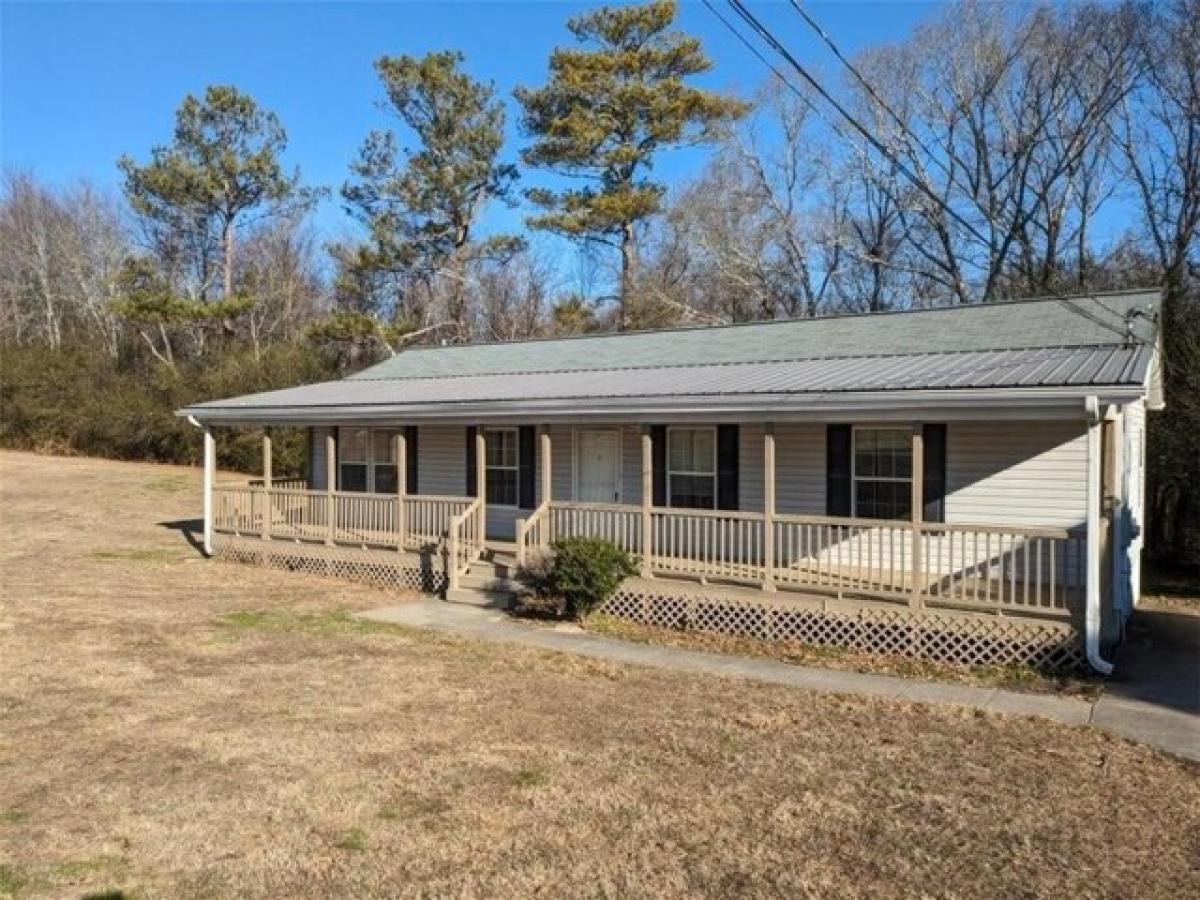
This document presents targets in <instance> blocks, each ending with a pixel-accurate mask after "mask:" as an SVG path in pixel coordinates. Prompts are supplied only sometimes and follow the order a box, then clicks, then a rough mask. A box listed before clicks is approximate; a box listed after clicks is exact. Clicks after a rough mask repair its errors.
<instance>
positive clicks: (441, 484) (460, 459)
mask: <svg viewBox="0 0 1200 900" xmlns="http://www.w3.org/2000/svg"><path fill="white" fill-rule="evenodd" d="M417 488H418V489H419V491H420V493H422V494H448V495H451V496H455V497H461V496H463V495H464V494H465V493H466V492H467V432H466V428H464V427H463V426H462V425H419V426H418V427H417Z"/></svg>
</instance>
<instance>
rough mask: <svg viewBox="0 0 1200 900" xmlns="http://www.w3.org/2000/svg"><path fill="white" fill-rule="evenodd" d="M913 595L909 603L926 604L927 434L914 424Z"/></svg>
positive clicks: (919, 605)
mask: <svg viewBox="0 0 1200 900" xmlns="http://www.w3.org/2000/svg"><path fill="white" fill-rule="evenodd" d="M910 440H911V442H912V501H911V506H912V595H911V596H910V598H909V601H908V605H909V606H911V607H912V608H913V609H921V608H923V607H924V606H925V576H924V566H923V564H922V559H921V519H922V518H923V515H924V507H925V436H924V434H923V433H922V430H921V426H920V425H913V427H912V436H911V438H910Z"/></svg>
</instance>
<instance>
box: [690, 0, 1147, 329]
mask: <svg viewBox="0 0 1200 900" xmlns="http://www.w3.org/2000/svg"><path fill="white" fill-rule="evenodd" d="M727 2H728V3H729V5H730V6H731V7H732V8H733V10H734V11H735V12H736V13H737V14H738V16H739V17H740V18H741V19H742V21H743V22H745V23H746V24H747V25H749V26H750V28H752V29H753V30H754V32H755V33H756V34H758V35H759V37H761V38H762V39H763V40H764V41H765V42H766V43H767V45H768V46H770V47H771V48H772V49H774V50H775V52H776V53H778V54H779V55H780V56H782V57H783V58H784V59H785V60H786V61H787V62H788V63H789V64H790V65H791V66H792V68H794V69H795V70H796V71H797V72H799V74H800V75H801V77H802V78H804V80H805V81H806V82H807V83H808V84H809V85H810V86H811V87H812V88H813V89H814V90H815V91H817V93H818V94H820V95H821V97H823V98H824V99H825V101H826V102H827V103H829V104H830V106H832V107H833V108H834V109H835V110H837V112H838V113H839V114H840V115H841V116H842V118H844V119H845V120H846V121H847V122H849V123H850V124H851V125H852V126H854V128H855V129H856V130H857V131H858V132H859V133H860V134H861V135H862V136H863V137H864V138H866V140H867V141H868V143H870V144H871V146H873V147H875V149H877V150H878V151H879V152H880V153H882V154H883V155H884V156H885V157H886V158H887V159H888V160H889V161H890V162H891V163H892V164H893V165H894V166H895V167H896V168H897V170H898V171H900V172H901V173H903V174H904V176H905V177H906V178H908V179H909V181H911V182H912V183H913V184H914V185H915V186H916V187H917V188H918V189H919V190H920V191H921V192H922V193H924V194H925V195H926V196H927V197H929V198H930V199H931V200H933V202H934V203H935V204H937V206H938V207H939V208H940V209H941V210H943V211H944V212H945V213H946V214H947V215H949V216H951V217H953V218H954V219H955V220H957V221H958V222H959V224H961V225H962V226H963V227H964V228H966V229H967V230H968V231H970V232H971V234H973V235H974V236H975V237H976V239H978V240H979V241H981V242H982V243H985V244H986V243H987V239H986V238H984V237H983V235H981V234H980V233H979V232H978V231H977V230H976V229H975V228H974V227H973V226H972V225H971V224H970V223H968V222H967V221H966V220H965V219H963V218H962V217H961V216H960V215H959V214H958V213H957V212H955V211H954V210H953V209H952V208H950V206H948V205H947V204H946V203H945V202H944V201H943V200H942V199H941V198H940V197H938V196H936V195H935V194H933V192H932V191H930V190H929V188H928V187H927V186H926V185H925V184H924V182H923V181H921V180H920V179H919V178H917V177H916V176H915V175H914V174H913V173H912V172H910V171H909V170H908V169H907V168H906V167H905V166H904V164H903V163H902V162H901V161H900V160H899V159H897V158H896V155H895V153H894V152H893V151H892V150H891V149H890V148H889V147H887V146H886V145H885V144H884V143H883V142H882V141H880V140H879V139H878V138H876V137H875V135H874V134H872V133H871V132H870V131H869V130H868V129H867V128H866V127H865V126H864V125H862V124H861V123H860V122H859V121H858V120H857V119H855V118H854V117H853V116H852V115H850V113H849V112H848V111H847V110H846V109H845V107H843V106H842V104H841V103H839V102H838V101H837V100H836V99H835V98H834V97H833V96H832V95H831V94H829V92H828V91H826V90H825V88H823V87H822V86H821V84H820V83H819V82H818V81H817V80H816V79H815V78H814V77H813V76H812V75H810V74H809V73H808V72H807V71H806V70H805V68H804V67H803V66H802V65H801V64H800V63H799V62H798V61H797V60H796V59H795V57H793V56H792V54H791V53H790V52H788V50H787V48H786V47H785V46H784V45H783V44H782V43H781V42H780V41H779V40H778V39H777V38H776V37H775V36H774V35H773V34H772V33H771V32H770V31H769V30H768V29H767V28H766V27H765V26H764V25H763V24H762V23H761V22H759V21H758V19H757V18H755V17H754V15H753V14H752V13H751V12H750V11H749V10H748V9H746V8H745V7H744V6H743V5H742V3H741V2H740V0H727ZM789 2H790V3H791V5H792V7H793V8H794V9H795V10H796V12H798V13H799V14H800V15H801V17H803V19H804V21H805V22H807V23H808V25H809V26H810V27H811V28H812V29H813V30H814V31H816V32H817V34H818V35H820V37H821V39H822V40H823V41H824V42H825V44H826V45H827V46H828V47H829V49H830V50H832V51H833V53H834V55H835V56H836V57H837V58H838V59H839V60H840V61H841V62H842V64H843V65H845V66H846V68H847V69H849V70H850V72H851V74H853V75H854V77H855V78H856V79H857V80H858V82H859V83H860V84H861V85H862V86H863V88H864V90H866V91H867V93H868V94H869V95H870V96H871V97H872V99H874V100H875V102H876V103H878V104H879V105H880V106H881V107H882V108H883V109H884V110H885V111H886V112H887V113H888V115H890V116H891V117H892V119H893V120H895V122H896V123H897V124H898V125H899V126H900V127H901V128H902V129H903V130H904V133H905V134H906V135H907V136H908V137H909V138H910V139H911V140H913V141H915V142H916V143H917V146H919V147H920V148H921V149H922V150H923V151H924V152H925V153H926V155H928V156H929V157H930V159H932V160H934V161H935V162H937V164H938V165H939V166H941V165H942V164H941V162H940V160H937V158H936V156H935V155H934V154H933V153H932V152H931V151H930V150H929V148H928V147H927V146H925V144H924V142H922V141H921V139H920V138H919V137H917V136H916V135H915V134H914V133H913V132H912V131H911V130H910V129H909V128H908V126H907V125H905V123H904V121H903V120H902V119H901V118H900V117H899V116H898V115H897V114H896V113H895V112H894V111H893V110H892V108H891V107H890V106H889V105H888V104H887V103H886V102H884V100H883V99H882V98H881V97H880V96H879V95H878V94H877V93H876V91H875V89H874V88H873V87H872V86H871V84H870V83H869V82H868V81H867V80H866V78H864V77H863V75H862V74H861V73H860V72H859V71H858V69H856V68H855V67H854V65H853V64H851V63H850V61H849V60H847V59H846V57H845V56H844V55H843V54H842V53H841V51H840V50H839V49H838V47H837V45H836V44H835V43H834V42H833V39H832V38H831V37H830V36H829V35H828V34H827V33H826V32H825V30H824V29H823V28H821V26H820V25H818V24H817V23H816V22H815V21H814V20H813V19H812V17H810V16H809V15H808V14H807V13H806V12H805V11H804V10H803V9H802V8H801V7H800V5H799V3H798V2H797V0H789ZM703 3H704V5H705V6H706V7H708V9H709V11H710V12H711V13H712V14H713V15H714V16H716V17H717V19H718V20H719V21H720V22H721V24H722V25H724V26H725V27H726V28H727V29H728V30H729V31H730V33H732V34H733V35H734V37H736V38H737V39H738V41H740V42H741V43H742V45H743V46H745V47H746V49H747V50H749V51H750V52H751V53H753V54H754V56H755V57H757V58H758V60H759V62H761V63H762V64H763V65H764V66H766V67H767V68H768V69H769V70H770V71H771V72H772V73H774V75H775V77H776V78H778V79H779V81H780V82H781V83H783V84H784V85H786V86H787V87H788V88H789V89H790V90H791V91H792V93H794V94H795V95H796V96H797V97H799V98H800V99H801V100H803V101H804V102H805V103H806V104H807V105H808V106H809V108H811V109H812V110H813V111H814V112H816V113H817V114H818V115H820V116H821V118H822V119H823V120H824V121H825V122H827V123H828V124H829V126H830V127H831V128H832V129H833V130H834V132H835V133H836V134H837V135H838V136H839V137H841V138H842V139H843V140H847V137H846V135H845V133H844V132H843V131H842V130H841V129H840V128H839V127H838V126H837V125H836V124H835V123H834V122H831V121H829V119H827V118H826V117H825V116H824V115H823V114H822V112H821V110H820V109H819V108H818V107H817V106H816V104H814V103H813V102H812V99H811V98H809V97H808V96H806V95H805V94H804V92H803V91H801V90H800V89H799V88H797V87H796V86H795V85H794V84H792V82H791V81H789V80H788V79H787V78H785V77H784V75H783V73H782V72H780V71H779V69H778V68H776V67H775V65H774V64H772V63H771V61H770V60H768V59H767V58H766V57H765V56H764V55H763V54H762V53H761V52H760V51H759V50H758V48H757V47H755V46H754V45H753V44H752V43H751V42H750V41H749V40H748V39H747V38H746V36H745V35H743V34H742V33H741V31H739V30H738V28H737V27H736V26H734V24H733V23H732V22H730V21H729V20H728V19H727V18H726V17H725V16H723V15H722V14H721V12H720V11H719V10H718V9H717V8H716V6H714V5H713V3H712V2H711V0H703ZM942 168H943V171H945V167H944V166H942ZM947 175H949V173H948V172H947ZM1056 299H1057V301H1058V302H1059V303H1060V304H1061V305H1062V306H1063V307H1064V308H1066V309H1068V310H1070V311H1071V312H1074V313H1075V314H1076V315H1079V316H1082V317H1083V318H1085V319H1088V320H1089V321H1091V322H1093V323H1094V324H1096V325H1099V326H1100V327H1102V328H1104V329H1106V330H1108V331H1111V332H1113V333H1114V334H1117V335H1120V337H1121V339H1122V341H1127V340H1129V337H1130V334H1129V333H1128V332H1127V331H1126V330H1125V329H1122V328H1118V327H1116V326H1115V325H1113V324H1112V323H1110V322H1106V321H1105V320H1103V319H1101V318H1100V317H1099V316H1097V315H1095V314H1094V313H1092V312H1091V311H1090V310H1087V309H1085V308H1083V307H1082V306H1080V305H1079V304H1077V303H1075V302H1074V301H1073V300H1070V299H1068V298H1066V297H1059V298H1056ZM1101 306H1102V308H1103V309H1104V310H1105V312H1108V313H1109V314H1110V315H1113V316H1114V317H1116V316H1118V315H1119V314H1118V313H1116V312H1114V311H1113V310H1111V309H1108V307H1105V306H1103V304H1101ZM1121 318H1122V319H1124V317H1121ZM1134 340H1135V341H1137V342H1138V343H1145V341H1144V340H1142V339H1140V338H1137V337H1136V336H1134Z"/></svg>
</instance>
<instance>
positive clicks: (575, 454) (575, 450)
mask: <svg viewBox="0 0 1200 900" xmlns="http://www.w3.org/2000/svg"><path fill="white" fill-rule="evenodd" d="M584 431H589V432H595V431H607V432H609V433H610V434H613V435H615V436H616V438H617V452H616V454H615V457H616V458H615V459H614V460H613V476H614V479H615V482H616V485H617V499H616V500H615V501H614V502H616V503H622V502H624V498H625V486H624V485H623V484H621V481H622V478H621V464H622V460H623V459H624V456H625V443H624V441H625V433H624V431H623V430H622V428H621V426H620V425H614V426H612V427H611V428H609V427H597V428H572V429H571V499H572V500H574V501H578V500H579V468H580V466H579V435H580V433H581V432H584Z"/></svg>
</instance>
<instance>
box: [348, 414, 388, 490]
mask: <svg viewBox="0 0 1200 900" xmlns="http://www.w3.org/2000/svg"><path fill="white" fill-rule="evenodd" d="M395 439H396V432H395V431H392V430H388V429H382V428H374V429H372V428H339V429H338V444H337V451H338V490H341V491H371V492H374V493H377V494H391V493H395V491H396V456H395V452H396V444H395Z"/></svg>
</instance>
